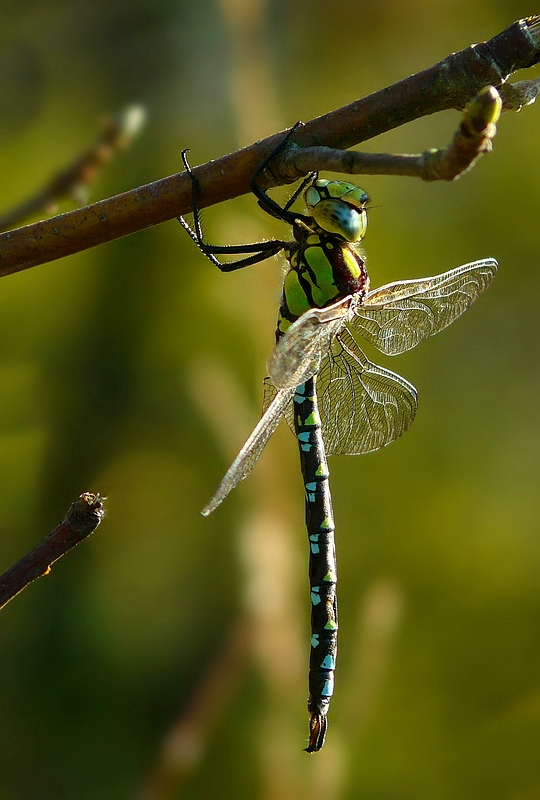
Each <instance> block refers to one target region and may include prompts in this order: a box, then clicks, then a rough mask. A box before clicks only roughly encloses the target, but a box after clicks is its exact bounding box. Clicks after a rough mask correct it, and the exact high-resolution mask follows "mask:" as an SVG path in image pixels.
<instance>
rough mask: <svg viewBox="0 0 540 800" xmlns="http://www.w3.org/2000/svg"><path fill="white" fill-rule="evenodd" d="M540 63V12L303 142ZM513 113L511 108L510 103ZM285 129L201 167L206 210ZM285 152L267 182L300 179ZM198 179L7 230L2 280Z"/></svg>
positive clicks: (136, 221)
mask: <svg viewBox="0 0 540 800" xmlns="http://www.w3.org/2000/svg"><path fill="white" fill-rule="evenodd" d="M539 60H540V16H539V15H536V16H533V17H527V18H526V19H523V20H519V21H518V22H515V23H514V24H513V25H511V26H510V27H509V28H506V29H505V30H504V31H502V32H501V33H499V34H497V36H494V37H493V38H492V39H490V40H489V41H487V42H482V43H481V44H477V45H472V46H471V47H468V48H466V49H465V50H462V51H460V52H458V53H453V54H451V55H450V56H448V57H447V58H445V59H444V60H443V61H441V62H439V63H438V64H435V65H434V66H432V67H430V68H429V69H426V70H424V71H423V72H419V73H417V74H416V75H413V76H411V77H409V78H405V79H404V80H402V81H399V82H398V83H396V84H394V85H393V86H389V87H387V88H386V89H382V90H381V91H378V92H375V93H374V94H371V95H369V96H368V97H364V98H362V99H360V100H356V101H355V102H353V103H351V104H349V105H347V106H343V107H342V108H339V109H337V110H335V111H332V112H330V113H328V114H324V115H323V116H321V117H317V118H316V119H313V120H310V121H309V122H307V123H306V124H305V125H304V126H302V127H301V128H299V129H298V132H297V133H296V132H295V135H294V137H293V138H294V142H295V144H296V145H297V146H299V147H302V148H305V147H319V146H321V145H323V146H326V147H331V148H341V149H344V148H349V147H352V146H353V145H356V144H359V143H360V142H363V141H366V140H367V139H370V138H372V137H374V136H378V135H379V134H380V133H383V132H384V131H388V130H391V129H393V128H396V127H398V126H399V125H403V124H405V123H406V122H410V121H411V120H413V119H418V118H419V117H422V116H425V115H427V114H433V113H435V112H437V111H442V110H445V109H450V108H453V109H459V110H462V109H463V108H465V106H466V105H467V104H468V103H469V102H470V101H471V99H472V98H473V97H475V96H476V95H477V94H478V93H479V92H480V90H481V89H483V88H484V87H485V86H490V85H491V86H496V87H499V86H501V85H502V84H504V83H505V82H506V81H507V79H508V78H509V76H510V75H511V74H512V73H513V72H515V71H516V70H518V69H525V68H528V67H532V66H533V65H534V64H536V63H537V62H538V61H539ZM538 88H539V87H538V84H535V83H534V82H529V85H528V90H527V92H521V93H520V91H517V93H516V91H514V92H511V91H510V92H509V91H508V90H506V91H504V90H503V95H504V96H503V101H504V97H508V103H507V108H508V110H510V109H514V110H515V109H516V108H517V107H518V106H519V104H520V97H522V99H523V98H526V99H524V102H532V101H533V100H534V98H535V96H536V93H537V91H538ZM503 110H504V104H503ZM282 136H283V132H280V133H278V134H275V135H273V136H270V137H268V138H267V139H263V140H261V141H259V142H256V143H255V144H253V145H250V146H249V147H246V148H244V149H243V150H239V151H237V152H235V153H231V154H229V155H227V156H223V157H222V158H219V159H217V160H215V161H211V162H208V163H207V164H203V165H201V166H199V167H197V168H195V169H194V172H195V174H196V176H197V179H198V181H199V186H200V205H201V207H205V206H210V205H213V204H215V203H220V202H222V201H224V200H229V199H231V198H233V197H237V196H239V195H241V194H246V193H248V192H249V191H250V181H251V178H252V176H253V174H254V172H255V170H256V169H257V167H258V166H259V164H260V163H261V162H262V161H263V160H264V159H265V158H266V156H268V155H269V153H271V152H272V150H273V149H274V148H275V147H276V145H277V144H278V142H279V141H280V139H281V138H282ZM288 165H289V166H290V161H288V159H287V154H286V153H285V152H284V153H283V154H282V155H281V156H278V157H277V158H276V160H275V162H274V163H273V164H272V171H271V173H270V174H268V173H269V170H267V176H266V177H267V180H266V183H264V182H263V185H265V187H266V188H271V187H273V186H279V185H282V184H284V183H290V182H292V181H293V180H295V179H296V176H293V177H291V175H290V172H289V170H288ZM191 195H192V192H191V180H190V179H189V176H188V175H187V173H185V172H183V173H178V174H176V175H171V176H170V177H168V178H163V179H161V180H158V181H155V182H154V183H150V184H147V185H146V186H140V187H138V188H137V189H132V190H131V191H128V192H125V193H124V194H120V195H116V196H115V197H110V198H108V199H106V200H101V201H100V202H98V203H94V204H92V205H90V206H86V207H85V208H80V209H77V210H76V211H72V212H69V213H67V214H62V215H60V216H58V217H54V218H52V219H49V220H46V221H45V222H38V223H34V224H33V225H28V226H26V227H25V228H19V229H17V230H14V231H10V232H8V233H4V234H1V235H0V276H4V275H9V274H11V273H13V272H18V271H20V270H23V269H28V268H29V267H33V266H36V265H38V264H44V263H46V262H48V261H53V260H54V259H56V258H62V257H64V256H67V255H71V254H72V253H77V252H80V251H81V250H86V249H87V248H89V247H94V246H95V245H97V244H102V243H104V242H108V241H111V240H113V239H118V238H120V237H122V236H127V235H128V234H131V233H135V232H137V231H140V230H144V229H145V228H149V227H151V226H153V225H157V224H159V223H161V222H165V221H166V220H169V219H173V218H175V217H177V216H178V215H179V214H186V213H188V212H189V211H191V210H192V208H191V199H192V198H191Z"/></svg>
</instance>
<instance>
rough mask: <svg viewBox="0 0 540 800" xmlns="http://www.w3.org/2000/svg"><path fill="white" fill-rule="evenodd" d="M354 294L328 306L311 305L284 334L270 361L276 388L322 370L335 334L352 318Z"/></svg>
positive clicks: (293, 385) (298, 382) (295, 383)
mask: <svg viewBox="0 0 540 800" xmlns="http://www.w3.org/2000/svg"><path fill="white" fill-rule="evenodd" d="M352 299H353V296H352V295H351V296H349V297H346V298H344V299H342V300H340V301H338V302H337V303H334V305H332V306H328V307H327V308H312V309H311V310H310V311H306V313H305V314H302V316H301V317H300V318H299V319H297V320H296V322H295V323H293V325H291V327H290V328H289V330H288V331H287V332H286V333H285V334H284V335H283V336H282V337H281V339H280V340H279V342H278V343H277V345H276V347H275V348H274V351H273V352H272V354H271V356H270V358H269V359H268V362H267V369H268V375H269V377H270V380H271V382H272V383H273V384H274V386H275V387H276V388H277V389H295V388H296V387H297V386H300V385H301V384H302V383H305V382H306V381H307V380H308V379H309V378H311V377H312V376H313V375H315V373H316V372H318V371H319V367H320V365H321V360H322V358H323V357H324V355H325V354H326V353H327V352H328V350H329V348H330V346H331V344H332V341H333V339H334V337H335V335H336V333H337V332H338V331H339V330H340V329H341V328H342V327H343V325H344V324H345V322H346V321H347V320H348V319H349V318H350V316H351V314H352V311H351V305H352Z"/></svg>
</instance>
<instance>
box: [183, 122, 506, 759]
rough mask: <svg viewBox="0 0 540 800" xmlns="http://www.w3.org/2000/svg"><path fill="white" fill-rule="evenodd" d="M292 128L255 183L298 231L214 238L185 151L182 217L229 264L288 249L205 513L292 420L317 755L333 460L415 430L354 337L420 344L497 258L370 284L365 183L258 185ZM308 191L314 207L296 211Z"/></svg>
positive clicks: (388, 345) (328, 611)
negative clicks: (267, 333)
mask: <svg viewBox="0 0 540 800" xmlns="http://www.w3.org/2000/svg"><path fill="white" fill-rule="evenodd" d="M292 130H294V129H292ZM292 130H291V131H289V133H288V134H287V136H286V137H285V139H284V140H283V141H282V142H281V143H280V145H278V147H277V148H276V149H275V150H274V151H273V152H272V153H271V154H270V155H269V156H268V157H267V158H266V159H265V160H264V161H263V162H262V164H261V165H260V167H259V168H258V169H257V171H256V172H255V174H254V176H253V179H252V181H251V190H252V191H253V193H254V194H255V196H256V198H257V201H258V204H259V205H260V206H261V208H262V209H263V210H265V211H266V212H267V213H269V214H270V215H272V216H273V217H277V218H278V219H280V220H282V221H283V222H285V223H287V224H289V225H290V226H291V227H292V239H290V240H277V239H273V240H269V241H264V242H255V243H251V244H245V245H222V246H220V245H212V244H209V243H207V242H205V241H204V238H203V234H202V229H201V222H200V212H199V206H198V182H197V179H196V177H195V175H194V174H193V172H192V171H191V168H190V166H189V163H188V161H187V156H186V153H187V151H184V153H183V154H182V157H183V161H184V165H185V167H186V169H187V171H188V172H189V174H190V176H191V180H192V189H193V220H194V221H193V226H194V227H193V229H192V228H191V227H190V226H189V224H188V223H187V222H186V220H185V219H184V218H183V217H179V218H178V219H179V221H180V223H181V225H182V227H183V228H184V229H185V230H186V232H187V233H188V234H189V235H190V237H191V238H192V239H193V241H194V242H195V244H196V245H197V246H198V248H199V249H200V250H201V251H202V253H203V254H204V255H205V256H207V257H208V258H209V259H210V261H212V263H213V264H215V265H216V266H218V267H219V268H220V269H221V270H222V271H226V272H228V271H232V270H235V269H239V268H242V267H245V266H248V265H250V264H255V263H257V262H258V261H262V260H264V259H266V258H269V257H270V256H273V255H275V254H277V253H279V252H283V253H284V255H285V258H286V261H287V266H288V270H287V272H286V274H285V278H284V283H283V290H282V296H281V305H280V308H279V313H278V321H277V329H276V345H275V348H274V350H273V352H272V354H271V355H270V358H269V360H268V362H267V370H268V377H267V378H266V379H265V382H264V400H263V413H262V416H261V419H260V421H259V422H258V424H257V426H256V427H255V429H254V430H253V432H252V433H251V435H250V436H249V438H248V439H247V441H246V443H245V444H244V446H243V447H242V449H241V450H240V452H239V454H238V456H237V457H236V458H235V460H234V461H233V463H232V464H231V466H230V468H229V469H228V470H227V472H226V474H225V476H224V477H223V479H222V481H221V483H220V484H219V486H218V488H217V490H216V492H215V493H214V495H213V496H212V498H211V499H210V501H209V502H208V503H207V505H206V506H205V507H204V509H203V510H202V514H203V515H204V516H208V515H209V514H211V513H212V512H213V511H214V510H215V509H216V508H217V507H218V506H219V504H220V503H221V502H222V501H223V500H224V499H225V498H226V497H227V495H228V494H229V492H231V491H232V489H234V487H235V486H236V485H237V484H238V483H239V482H240V481H241V480H243V479H244V478H245V477H246V476H247V475H248V474H249V473H250V472H251V470H252V468H253V467H254V465H255V463H256V461H257V459H258V458H259V456H260V455H261V452H262V450H263V448H264V447H265V445H266V443H267V442H268V440H269V439H270V437H271V436H272V434H273V432H274V431H275V429H276V428H277V425H278V424H279V422H280V420H281V419H282V418H285V419H286V420H287V422H288V424H289V427H290V428H291V429H292V430H293V432H294V433H295V435H296V438H297V440H298V446H299V453H300V465H301V469H302V476H303V483H304V489H305V517H306V528H307V533H308V540H309V547H310V554H309V583H310V597H311V649H310V659H309V680H308V684H309V699H308V712H309V714H310V728H309V742H308V745H307V747H306V748H305V750H306V751H307V752H308V753H315V752H317V751H319V750H320V749H321V747H322V746H323V744H324V741H325V737H326V730H327V715H328V710H329V706H330V700H331V697H332V694H333V689H334V670H335V665H336V656H337V631H338V616H337V598H336V585H337V568H336V554H335V542H334V530H335V526H334V516H333V510H332V499H331V494H330V483H329V470H328V463H327V457H328V456H330V455H334V454H349V455H360V454H363V453H369V452H372V451H375V450H379V449H380V448H383V447H386V445H388V444H390V443H391V442H393V441H395V440H396V439H398V438H399V437H400V436H401V435H402V434H403V433H405V431H406V430H407V429H408V428H409V427H410V425H411V423H412V421H413V419H414V417H415V414H416V411H417V406H418V398H417V392H416V389H415V388H414V386H412V384H410V383H409V382H408V381H407V380H405V379H404V378H402V377H400V376H399V375H397V374H396V373H394V372H391V371H390V370H388V369H386V368H385V367H382V366H379V365H378V364H374V363H372V362H371V361H370V360H369V359H368V358H367V357H366V355H365V354H364V353H363V351H362V350H361V348H360V346H359V344H358V342H357V336H361V337H363V339H365V340H366V341H367V342H368V343H369V344H370V345H372V347H374V348H375V349H376V350H378V351H380V352H381V353H383V354H384V355H388V356H394V355H399V354H400V353H404V352H405V351H407V350H410V349H411V348H413V347H416V345H417V344H418V343H419V342H420V341H421V340H422V339H426V338H427V337H429V336H433V335H434V334H436V333H438V332H439V331H442V330H443V329H444V328H446V327H447V326H448V325H450V324H451V323H452V322H454V320H456V319H457V318H458V317H459V316H461V314H463V313H464V312H465V311H466V310H467V309H468V308H469V307H470V305H471V304H472V303H473V302H474V301H475V300H476V299H477V298H478V296H479V295H480V294H481V293H482V292H483V291H484V290H485V289H487V287H488V286H489V285H490V283H491V281H492V280H493V277H494V276H495V274H496V271H497V267H498V265H497V261H496V260H495V259H493V258H486V259H483V260H481V261H474V262H472V263H470V264H465V265H463V266H460V267H457V268H455V269H451V270H449V271H448V272H444V273H442V274H440V275H436V276H434V277H429V278H420V279H413V280H402V281H396V282H394V283H389V284H386V285H384V286H381V287H380V288H377V289H370V284H369V276H368V272H367V268H366V256H365V253H364V250H363V248H362V246H361V241H362V239H363V238H364V235H365V233H366V230H367V208H368V202H369V200H368V196H367V194H366V192H365V191H364V190H363V189H361V188H359V187H358V186H356V185H354V184H352V183H349V182H347V181H341V180H327V179H323V178H320V177H319V175H318V173H316V172H313V173H310V174H309V175H308V176H307V177H306V178H305V179H304V180H303V181H302V183H301V185H300V186H299V187H298V189H297V190H296V191H295V192H294V194H293V195H292V196H291V198H290V199H289V200H288V202H287V203H286V204H285V205H284V206H281V205H279V203H277V202H276V201H275V200H273V199H272V198H271V197H270V196H269V195H268V194H267V192H266V191H264V190H263V189H262V188H261V186H260V185H259V181H258V179H259V176H260V175H261V173H262V172H263V170H264V169H265V168H266V167H267V166H268V164H269V162H270V161H271V159H272V158H273V157H274V156H275V155H276V154H277V152H279V151H280V150H281V149H282V147H284V146H285V144H286V142H287V140H288V138H289V137H290V135H291V133H292ZM301 195H302V196H303V199H304V202H305V205H306V209H307V213H301V212H298V211H296V210H293V208H292V206H293V205H294V204H295V203H296V201H297V200H298V198H299V197H300V196H301ZM222 254H231V255H239V256H241V257H240V258H237V259H235V260H232V261H228V262H221V261H220V260H219V259H218V258H217V256H218V255H222Z"/></svg>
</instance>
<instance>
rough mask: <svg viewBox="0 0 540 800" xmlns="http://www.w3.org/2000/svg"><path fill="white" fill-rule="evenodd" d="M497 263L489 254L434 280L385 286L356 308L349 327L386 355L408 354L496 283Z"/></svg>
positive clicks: (448, 323) (423, 279) (370, 294)
mask: <svg viewBox="0 0 540 800" xmlns="http://www.w3.org/2000/svg"><path fill="white" fill-rule="evenodd" d="M497 266H498V265H497V262H496V261H495V259H493V258H486V259H484V260H483V261H474V262H473V263H471V264H464V265H463V266H462V267H457V268H456V269H452V270H450V271H449V272H444V273H443V274H442V275H436V276H435V277H433V278H421V279H419V280H411V281H396V282H395V283H389V284H386V286H381V287H380V288H379V289H374V290H373V291H371V292H369V293H368V295H367V297H366V299H365V300H364V302H363V303H362V304H361V305H357V306H356V308H355V314H354V317H353V319H351V321H350V324H349V327H350V328H351V329H352V330H354V331H355V332H358V333H360V334H361V335H362V336H363V337H364V338H365V339H367V341H368V342H369V343H370V344H372V345H373V346H374V347H376V348H377V350H380V351H382V352H383V353H385V354H386V355H389V356H395V355H398V354H399V353H403V352H405V351H406V350H410V349H411V348H412V347H416V345H417V344H418V342H419V341H420V340H421V339H425V338H427V337H428V336H433V334H435V333H438V332H439V331H442V330H443V329H444V328H446V327H447V325H450V324H451V323H452V322H453V321H454V320H455V319H457V318H458V317H459V316H460V315H461V314H463V312H464V311H466V310H467V309H468V308H469V306H470V305H471V304H472V303H474V301H475V300H476V298H477V297H478V296H479V295H480V294H481V293H482V292H483V291H484V290H485V289H487V287H488V286H489V285H490V283H491V281H492V280H493V278H494V276H495V274H496V272H497Z"/></svg>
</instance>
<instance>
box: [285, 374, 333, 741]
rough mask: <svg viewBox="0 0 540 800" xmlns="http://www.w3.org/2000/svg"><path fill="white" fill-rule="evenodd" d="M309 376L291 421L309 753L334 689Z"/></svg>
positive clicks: (328, 579) (328, 530)
mask: <svg viewBox="0 0 540 800" xmlns="http://www.w3.org/2000/svg"><path fill="white" fill-rule="evenodd" d="M315 386H316V384H315V378H311V379H310V380H309V381H307V382H306V383H305V384H303V385H302V386H299V387H298V388H297V390H296V393H295V395H294V398H293V404H294V424H295V430H296V436H297V438H298V444H299V448H300V463H301V467H302V475H303V478H304V487H305V493H306V527H307V531H308V537H309V546H310V554H309V584H310V593H311V654H310V660H309V700H308V711H309V712H310V714H311V721H310V739H309V745H308V747H307V748H306V750H307V752H308V753H315V752H317V750H320V749H321V747H322V746H323V744H324V738H325V734H326V715H327V713H328V707H329V705H330V698H331V697H332V694H333V690H334V669H335V663H336V656H337V631H338V621H337V601H336V582H337V569H336V553H335V546H334V517H333V512H332V499H331V496H330V483H329V480H328V478H329V471H328V465H327V463H326V455H325V452H324V441H323V438H322V433H321V420H320V417H319V410H318V406H317V396H316V388H315Z"/></svg>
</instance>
